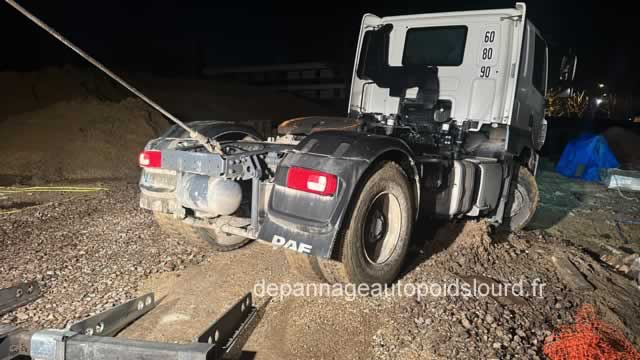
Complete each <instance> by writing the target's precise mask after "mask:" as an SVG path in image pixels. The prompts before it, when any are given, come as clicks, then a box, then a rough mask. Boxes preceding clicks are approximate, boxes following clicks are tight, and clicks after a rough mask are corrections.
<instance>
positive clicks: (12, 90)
mask: <svg viewBox="0 0 640 360" xmlns="http://www.w3.org/2000/svg"><path fill="white" fill-rule="evenodd" d="M0 84H4V86H2V87H0V97H1V98H2V99H3V100H4V101H3V106H2V108H1V109H0V122H2V121H4V120H7V118H8V117H9V116H10V115H15V114H20V113H24V112H29V111H35V110H38V109H42V108H45V107H47V106H51V105H53V104H55V103H58V102H62V101H70V100H72V99H82V98H90V97H93V98H97V99H99V100H103V101H105V100H108V101H116V102H117V101H122V100H124V99H125V98H126V97H128V96H129V94H127V92H126V90H124V89H121V88H120V87H118V85H117V84H116V83H115V82H114V81H112V80H110V79H109V78H107V77H106V76H105V75H102V74H99V73H97V72H95V71H83V70H79V69H76V68H73V67H69V66H66V67H62V68H58V67H49V68H45V69H43V70H41V71H36V72H0Z"/></svg>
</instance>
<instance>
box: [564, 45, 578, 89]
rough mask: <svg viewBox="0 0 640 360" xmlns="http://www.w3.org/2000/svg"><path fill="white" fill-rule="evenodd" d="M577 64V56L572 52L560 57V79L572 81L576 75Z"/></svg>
mask: <svg viewBox="0 0 640 360" xmlns="http://www.w3.org/2000/svg"><path fill="white" fill-rule="evenodd" d="M577 66H578V56H576V55H575V54H574V53H573V52H570V53H569V54H568V55H565V56H563V57H562V62H561V63H560V81H563V82H573V80H574V79H575V77H576V67H577Z"/></svg>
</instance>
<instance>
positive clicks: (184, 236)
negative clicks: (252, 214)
mask: <svg viewBox="0 0 640 360" xmlns="http://www.w3.org/2000/svg"><path fill="white" fill-rule="evenodd" d="M154 216H155V219H156V222H157V223H158V225H159V226H160V229H161V230H162V231H163V232H164V233H165V234H166V235H167V236H169V237H170V238H172V239H177V240H182V241H185V242H187V243H190V244H192V245H195V246H198V247H202V246H207V245H208V246H209V247H211V248H213V249H214V250H216V251H221V252H224V251H231V250H235V249H237V248H239V247H242V246H243V245H245V244H246V243H248V242H249V241H250V240H251V239H247V238H242V237H239V236H237V235H228V234H224V233H220V234H218V232H215V231H213V230H209V229H205V228H199V227H194V226H189V225H187V224H185V223H183V222H182V221H180V220H178V219H175V218H173V217H172V216H171V215H169V214H164V213H159V212H154Z"/></svg>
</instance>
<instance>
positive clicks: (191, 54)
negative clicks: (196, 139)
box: [0, 0, 640, 92]
mask: <svg viewBox="0 0 640 360" xmlns="http://www.w3.org/2000/svg"><path fill="white" fill-rule="evenodd" d="M19 2H20V4H22V5H23V6H25V7H26V8H27V9H29V10H31V11H32V12H33V13H34V14H36V15H37V16H39V17H40V18H41V19H43V20H44V21H45V22H47V23H48V24H49V25H51V26H53V27H54V28H56V29H57V30H58V31H59V32H61V33H63V34H65V35H66V36H67V37H68V38H70V39H71V40H72V41H73V42H75V43H76V44H77V45H79V46H80V47H82V48H83V49H85V50H87V51H88V52H89V53H90V54H92V55H93V56H95V57H96V58H98V59H99V60H101V61H103V62H104V63H105V64H107V65H108V66H112V67H114V68H116V69H122V70H125V71H132V72H133V71H135V72H150V73H155V74H162V75H166V74H176V75H183V76H184V75H193V74H195V73H196V72H197V69H198V68H200V67H201V66H203V65H205V64H207V65H247V64H274V63H290V62H300V61H328V62H332V63H335V64H337V65H340V66H343V67H344V68H345V69H349V71H350V69H351V66H352V65H351V64H352V63H353V56H354V51H355V50H354V48H355V43H356V40H357V33H358V27H359V23H360V19H361V17H362V14H364V13H366V12H371V13H374V14H376V15H378V16H390V15H401V14H410V13H426V12H439V11H458V10H477V9H487V8H502V7H512V6H513V4H514V2H513V1H503V0H492V1H489V0H487V1H477V0H476V1H471V0H467V1H463V0H460V1H453V0H452V1H443V2H435V1H425V0H421V1H413V0H407V1H398V0H394V1H385V2H382V1H361V2H354V3H349V2H346V1H343V2H335V3H333V2H326V1H321V2H319V1H313V2H312V1H300V2H297V3H294V4H289V3H285V2H282V3H269V2H266V1H263V2H256V3H255V4H252V3H251V2H244V1H243V2H240V1H238V2H233V1H224V2H217V1H177V0H173V1H142V0H140V1H100V2H98V1H75V0H59V1H42V0H40V1H36V0H21V1H19ZM610 4H612V2H597V1H575V2H569V1H560V0H544V1H543V0H538V1H530V2H528V9H529V18H530V19H531V20H532V21H533V22H534V23H535V24H536V25H537V26H538V27H539V28H540V29H541V31H542V33H543V35H544V37H545V38H546V40H547V42H548V43H549V46H550V52H551V54H552V58H551V61H552V62H551V64H550V66H551V68H552V70H555V69H556V68H557V67H558V65H559V58H558V57H559V56H560V55H561V54H562V53H563V52H564V51H566V50H567V49H568V48H570V47H571V48H575V49H576V52H577V53H578V56H579V63H578V73H577V78H578V81H579V82H580V83H581V84H582V85H583V86H585V87H589V86H591V85H593V84H595V83H597V82H604V83H607V85H608V86H609V87H610V88H612V89H614V90H618V91H624V92H627V91H636V92H637V91H640V76H639V74H640V71H639V70H638V67H639V66H640V64H639V63H640V62H639V61H638V59H639V58H640V57H639V55H640V50H639V48H640V46H638V45H640V44H638V41H637V40H636V36H637V31H638V30H637V24H635V19H634V12H633V11H625V10H624V9H623V8H622V6H611V5H610ZM629 10H630V9H629ZM0 23H1V24H2V27H3V28H2V32H1V35H0V36H2V47H3V51H2V59H1V60H0V69H2V70H7V69H10V70H32V69H35V68H38V67H41V66H45V65H60V64H83V62H82V60H80V59H79V57H78V56H77V55H75V54H74V53H72V52H71V51H70V50H66V49H65V48H64V47H63V45H61V44H59V43H58V42H57V41H56V40H54V39H53V38H51V37H50V36H49V35H48V34H46V33H44V31H43V30H41V29H39V28H37V27H36V26H35V25H33V24H31V23H30V22H29V21H28V20H27V19H26V18H24V17H22V16H21V15H20V14H19V13H17V12H16V11H15V10H14V9H13V8H10V7H9V6H8V5H7V4H1V5H0ZM634 62H635V66H634ZM551 83H552V84H553V79H552V82H551Z"/></svg>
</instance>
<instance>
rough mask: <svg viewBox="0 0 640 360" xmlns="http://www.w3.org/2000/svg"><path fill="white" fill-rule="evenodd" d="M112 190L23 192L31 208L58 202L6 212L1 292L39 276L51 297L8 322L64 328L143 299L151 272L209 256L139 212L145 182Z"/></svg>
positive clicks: (0, 221) (0, 231) (1, 223)
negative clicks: (169, 234)
mask: <svg viewBox="0 0 640 360" xmlns="http://www.w3.org/2000/svg"><path fill="white" fill-rule="evenodd" d="M105 187H107V188H109V190H108V191H101V192H96V193H90V194H84V195H78V194H77V193H53V194H47V193H33V194H22V195H21V196H23V197H24V198H28V199H29V200H28V201H26V200H25V202H27V203H28V204H29V205H32V204H38V203H42V202H45V201H44V200H45V198H46V199H47V200H48V199H49V198H50V197H52V196H53V197H55V199H54V203H53V204H48V205H44V206H39V207H35V208H31V209H25V210H23V211H21V212H18V213H15V214H9V215H0V238H1V239H2V251H0V274H2V276H0V287H6V286H10V285H12V284H14V283H16V282H21V281H29V280H34V279H35V280H38V282H39V283H40V286H41V288H42V292H43V294H44V295H43V296H42V297H41V298H40V299H38V300H36V301H35V302H33V303H31V304H30V305H28V306H25V307H22V308H20V309H18V310H17V311H14V312H12V313H8V314H5V315H4V316H3V317H1V318H0V323H11V324H14V325H19V326H21V327H26V328H35V327H53V328H60V327H63V326H64V325H66V324H67V323H68V322H69V321H73V320H79V319H82V318H84V317H86V316H89V315H92V314H94V313H96V312H99V311H102V310H105V309H107V308H110V307H112V306H114V305H117V304H119V303H122V302H124V301H126V300H128V299H130V298H132V297H135V295H136V292H137V289H138V287H139V286H140V284H141V282H142V281H143V280H144V279H146V278H148V277H149V276H150V275H151V274H157V273H162V272H167V271H174V270H179V269H183V268H185V267H186V266H189V265H190V264H198V263H201V262H202V261H203V260H204V259H205V258H206V254H204V253H202V251H201V250H198V249H197V248H195V247H193V246H191V245H189V244H184V243H180V242H177V241H175V240H173V239H167V238H166V237H164V236H163V235H162V233H161V232H160V231H159V229H158V228H157V226H156V225H155V223H154V221H153V218H152V216H150V215H149V213H147V212H146V211H142V210H140V209H139V207H138V204H137V199H138V193H137V192H138V190H137V184H126V183H108V184H105ZM68 199H71V201H65V200H68ZM17 204H20V202H18V203H17ZM17 204H16V203H14V206H16V205H17Z"/></svg>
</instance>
